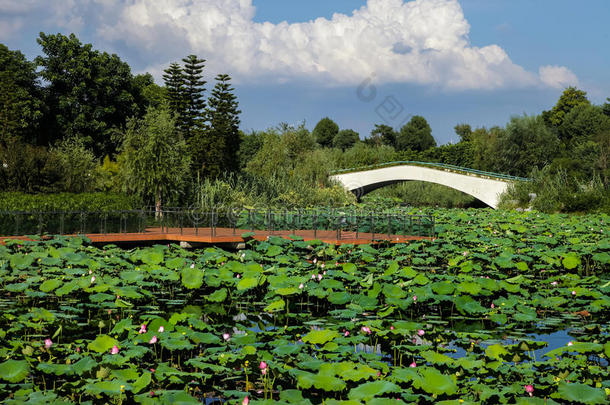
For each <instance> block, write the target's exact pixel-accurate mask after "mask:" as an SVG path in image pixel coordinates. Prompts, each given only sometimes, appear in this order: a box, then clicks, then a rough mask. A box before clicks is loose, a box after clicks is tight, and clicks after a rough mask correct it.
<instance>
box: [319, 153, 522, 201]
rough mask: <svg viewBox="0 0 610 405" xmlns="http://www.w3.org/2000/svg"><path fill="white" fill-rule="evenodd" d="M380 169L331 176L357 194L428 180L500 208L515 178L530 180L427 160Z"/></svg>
mask: <svg viewBox="0 0 610 405" xmlns="http://www.w3.org/2000/svg"><path fill="white" fill-rule="evenodd" d="M392 164H393V165H391V166H390V164H389V163H388V164H387V165H388V166H387V167H378V168H364V169H361V170H358V169H356V170H355V171H350V172H347V173H341V172H338V173H336V174H333V175H331V176H330V179H331V180H335V181H337V182H339V183H340V184H342V185H343V186H344V187H345V188H346V189H347V190H349V191H351V192H352V193H354V194H356V196H358V197H362V196H363V195H365V194H367V193H370V192H371V191H373V190H376V189H378V188H381V187H385V186H388V185H391V184H395V183H400V182H404V181H425V182H429V183H435V184H440V185H443V186H447V187H450V188H453V189H455V190H458V191H461V192H463V193H466V194H468V195H471V196H473V197H474V198H476V199H478V200H480V201H482V202H484V203H485V204H487V205H489V206H490V207H492V208H497V207H498V204H499V202H500V195H502V193H504V192H505V191H506V190H507V189H508V187H509V185H510V184H511V183H513V182H515V181H519V180H527V179H523V178H518V177H511V176H506V175H501V174H495V173H487V172H481V171H477V170H471V169H465V168H459V167H457V166H450V165H442V164H427V163H419V162H418V163H417V164H415V163H404V164H397V163H392Z"/></svg>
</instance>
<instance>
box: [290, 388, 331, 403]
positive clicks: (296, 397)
mask: <svg viewBox="0 0 610 405" xmlns="http://www.w3.org/2000/svg"><path fill="white" fill-rule="evenodd" d="M280 401H284V402H287V403H289V404H303V405H311V401H310V400H309V399H306V398H303V393H302V392H301V391H299V390H282V391H280ZM327 403H328V401H327Z"/></svg>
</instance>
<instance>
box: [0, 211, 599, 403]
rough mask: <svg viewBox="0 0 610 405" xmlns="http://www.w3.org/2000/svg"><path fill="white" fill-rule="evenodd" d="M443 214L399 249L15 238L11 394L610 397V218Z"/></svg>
mask: <svg viewBox="0 0 610 405" xmlns="http://www.w3.org/2000/svg"><path fill="white" fill-rule="evenodd" d="M434 213H435V215H436V222H437V230H438V231H439V235H438V236H439V237H438V239H436V240H435V241H418V242H413V243H410V244H396V245H387V246H384V245H373V246H371V245H362V246H350V245H342V246H340V247H335V246H329V245H324V244H322V243H318V242H315V241H314V242H311V241H310V242H304V241H299V240H295V241H289V240H285V239H280V238H277V237H270V238H269V240H267V241H266V242H256V243H255V242H250V243H249V244H248V246H247V249H246V250H243V251H238V252H229V251H224V250H222V249H220V248H208V249H205V250H195V251H187V250H183V249H180V248H179V247H178V246H176V245H169V246H168V245H162V246H154V247H148V248H137V249H121V248H119V247H116V246H106V247H104V248H98V247H94V246H91V245H89V244H88V242H87V241H86V240H83V239H82V238H63V237H58V238H55V239H52V240H49V241H33V242H24V241H10V240H9V241H7V242H6V245H5V246H1V245H0V284H1V287H2V289H1V292H0V309H1V311H2V312H1V314H0V400H2V402H3V403H10V404H13V403H32V404H44V403H48V404H61V403H82V404H84V403H114V404H120V403H141V404H158V403H167V404H170V403H171V404H174V403H176V404H190V403H193V404H195V403H208V404H211V403H221V402H224V403H235V404H242V403H247V402H248V401H249V402H250V403H251V404H257V403H258V404H260V403H268V404H272V403H273V404H276V403H278V404H328V405H333V404H371V405H378V404H404V403H420V404H428V403H444V404H461V403H464V404H467V403H523V404H552V403H578V402H580V403H587V404H598V403H600V404H601V403H607V402H608V398H609V396H608V395H609V394H610V377H609V371H608V367H609V364H608V359H609V358H610V335H609V332H610V273H609V270H610V253H609V252H610V236H609V235H608V222H609V220H610V218H609V217H608V216H603V215H599V216H595V215H590V216H561V215H551V216H549V215H542V214H537V213H508V212H493V211H489V210H469V211H457V210H439V211H435V212H434ZM246 397H247V398H248V400H245V398H246Z"/></svg>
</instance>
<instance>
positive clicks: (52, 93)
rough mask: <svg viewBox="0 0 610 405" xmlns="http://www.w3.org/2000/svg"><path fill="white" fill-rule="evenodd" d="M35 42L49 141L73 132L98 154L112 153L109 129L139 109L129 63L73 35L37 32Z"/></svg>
mask: <svg viewBox="0 0 610 405" xmlns="http://www.w3.org/2000/svg"><path fill="white" fill-rule="evenodd" d="M38 43H39V44H40V45H41V47H42V51H43V53H44V56H39V57H37V58H36V63H37V64H38V65H39V66H40V67H41V70H40V75H41V77H42V78H43V79H44V80H45V81H46V82H47V83H48V86H47V87H46V91H45V94H46V104H47V106H48V107H49V109H50V114H49V117H50V120H49V122H48V123H46V125H45V126H46V130H47V141H49V142H51V141H54V140H55V139H58V138H61V137H64V136H68V137H69V136H77V137H80V138H82V139H83V142H84V143H85V145H86V146H87V147H88V148H91V149H92V150H93V151H94V153H95V155H96V157H98V158H100V157H102V156H105V155H112V154H114V153H115V152H116V147H117V145H116V142H115V140H114V139H113V138H112V136H111V134H112V133H113V131H115V130H116V128H120V127H122V126H124V124H125V123H126V121H127V118H128V117H131V116H134V115H136V114H137V112H138V106H137V104H136V102H135V97H134V89H133V87H132V86H133V76H132V74H131V69H130V67H129V65H127V64H126V63H124V62H122V61H121V59H120V58H119V57H118V56H117V55H109V54H107V53H106V52H103V53H100V52H98V51H96V50H94V49H93V48H92V45H91V44H85V45H83V44H81V42H80V41H79V40H78V38H76V36H75V35H74V34H71V35H70V36H69V37H66V36H64V35H62V34H56V35H46V34H44V33H42V32H41V33H40V37H39V38H38Z"/></svg>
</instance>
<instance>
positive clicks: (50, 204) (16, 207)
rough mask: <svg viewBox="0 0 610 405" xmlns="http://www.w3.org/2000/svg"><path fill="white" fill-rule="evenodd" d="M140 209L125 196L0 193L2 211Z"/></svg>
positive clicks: (106, 194)
mask: <svg viewBox="0 0 610 405" xmlns="http://www.w3.org/2000/svg"><path fill="white" fill-rule="evenodd" d="M136 208H139V204H138V202H137V200H136V199H134V198H133V197H129V196H127V195H125V194H109V193H82V194H74V193H57V194H25V193H18V192H5V193H0V211H115V210H130V209H136Z"/></svg>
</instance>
